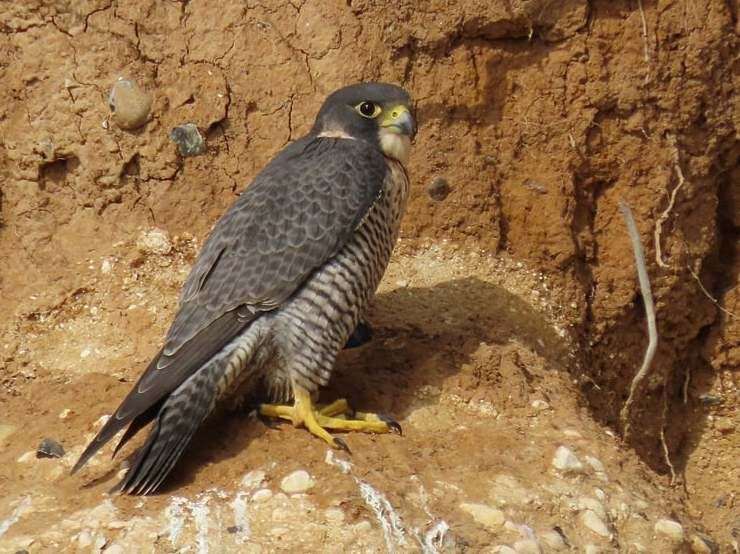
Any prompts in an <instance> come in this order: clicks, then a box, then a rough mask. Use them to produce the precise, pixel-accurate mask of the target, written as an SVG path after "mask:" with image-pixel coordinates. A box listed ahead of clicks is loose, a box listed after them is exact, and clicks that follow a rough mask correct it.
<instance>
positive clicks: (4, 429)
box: [0, 423, 15, 442]
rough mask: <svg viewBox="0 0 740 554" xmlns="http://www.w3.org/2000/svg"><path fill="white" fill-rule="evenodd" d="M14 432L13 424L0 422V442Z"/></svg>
mask: <svg viewBox="0 0 740 554" xmlns="http://www.w3.org/2000/svg"><path fill="white" fill-rule="evenodd" d="M14 432H15V427H14V426H13V425H8V424H6V423H0V442H3V441H4V440H5V439H7V438H8V437H9V436H10V435H12V434H13V433H14Z"/></svg>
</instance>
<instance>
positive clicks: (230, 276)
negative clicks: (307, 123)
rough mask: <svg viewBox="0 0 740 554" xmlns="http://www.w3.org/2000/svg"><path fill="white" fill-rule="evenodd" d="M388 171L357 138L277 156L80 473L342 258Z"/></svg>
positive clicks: (228, 217)
mask: <svg viewBox="0 0 740 554" xmlns="http://www.w3.org/2000/svg"><path fill="white" fill-rule="evenodd" d="M386 172H387V166H386V163H385V159H384V157H383V155H382V153H381V152H380V151H379V150H378V149H376V148H372V147H371V146H370V145H368V144H367V143H364V142H362V141H358V140H347V139H336V138H318V137H315V136H310V135H309V136H307V137H305V138H303V139H301V140H299V141H296V142H295V143H292V144H291V145H289V146H288V147H286V148H285V149H284V150H283V151H282V152H281V153H280V154H278V156H276V158H275V159H274V160H273V161H272V162H271V163H270V164H268V166H267V167H265V169H264V170H263V171H262V172H261V173H260V174H259V175H258V176H257V177H256V178H255V180H254V181H253V183H252V184H251V185H250V186H249V187H248V188H247V189H246V190H245V192H244V193H243V194H242V195H241V196H240V198H239V199H238V200H237V201H236V202H235V203H234V205H233V206H232V207H231V208H230V209H229V210H228V211H227V212H226V213H225V214H224V215H223V216H222V217H221V219H220V220H219V221H218V223H217V224H216V226H215V227H214V229H213V231H212V232H211V234H210V236H209V237H208V239H207V240H206V242H205V244H204V245H203V248H202V250H201V252H200V254H199V256H198V258H197V260H196V262H195V264H194V265H193V268H192V270H191V272H190V275H189V276H188V278H187V280H186V282H185V284H184V286H183V290H182V293H181V296H180V305H179V310H178V312H177V314H176V316H175V319H174V321H173V323H172V326H171V327H170V329H169V331H168V332H167V336H166V339H165V344H164V346H163V348H162V350H160V352H159V353H158V354H157V356H155V357H154V359H153V360H152V362H151V363H150V364H149V366H148V367H147V369H146V371H145V372H144V374H143V375H142V376H141V377H140V378H139V380H138V381H137V383H136V385H135V386H134V388H133V389H132V390H131V391H130V392H129V394H128V396H126V398H125V399H124V400H123V402H122V403H121V405H120V406H119V408H118V409H117V410H116V412H115V413H114V414H113V416H112V417H111V418H110V419H109V420H108V422H107V423H106V424H105V425H104V426H103V428H102V429H101V430H100V432H99V433H98V435H97V436H96V437H95V438H94V439H93V441H92V442H91V443H90V445H88V447H87V449H86V450H85V452H83V454H82V456H81V457H80V460H79V461H78V462H77V464H76V465H75V468H74V469H73V471H76V470H77V469H79V468H80V467H82V465H84V464H85V462H86V461H87V460H88V459H89V458H90V457H91V456H92V455H93V454H94V453H95V452H96V451H97V450H98V449H99V448H100V447H101V446H103V444H105V443H106V442H107V441H108V440H110V439H111V438H112V437H113V436H114V435H115V434H116V433H117V432H118V431H120V430H121V429H123V428H124V427H126V426H127V425H128V424H130V423H131V422H132V421H133V420H134V419H135V418H137V416H140V415H141V414H144V413H145V412H146V413H148V412H147V410H148V409H150V408H151V407H152V406H154V405H156V404H157V403H159V402H160V401H161V400H162V399H163V398H164V397H165V396H167V395H168V394H170V393H171V392H172V391H174V390H175V389H176V388H177V387H178V386H180V385H181V384H182V383H183V382H184V381H185V380H186V379H187V378H188V377H190V376H191V375H192V374H193V373H194V372H196V371H197V370H198V369H199V368H200V367H201V366H202V365H203V364H204V363H206V362H207V361H208V360H209V359H210V358H211V357H213V356H214V355H215V354H217V353H218V352H219V351H220V350H221V349H222V348H223V347H224V346H225V345H226V344H228V343H229V342H230V341H231V340H232V339H233V338H234V337H235V336H237V335H238V334H239V333H241V332H242V330H243V329H244V328H245V327H246V326H248V325H249V324H250V323H251V322H253V321H254V320H255V319H256V318H258V317H259V316H260V314H261V313H263V312H265V311H269V310H273V309H275V308H277V307H279V306H280V305H281V304H282V303H283V302H285V300H286V299H288V298H289V297H290V296H291V295H292V294H293V293H294V292H295V291H296V290H298V289H299V288H300V287H301V285H302V284H303V283H304V282H305V280H306V279H307V278H308V276H309V275H310V274H311V273H312V272H314V271H315V270H316V269H317V268H319V267H321V266H322V265H323V264H324V263H325V262H326V261H327V260H328V259H330V258H331V257H332V256H334V255H335V254H336V252H337V251H339V249H340V248H341V247H342V246H343V245H344V244H345V243H346V242H347V240H348V239H349V237H350V236H351V235H352V233H353V232H354V231H355V229H356V228H357V226H358V225H360V223H361V222H362V221H363V219H364V217H365V216H366V214H367V213H368V211H369V210H370V209H371V207H372V205H373V204H374V202H375V201H376V199H377V198H378V197H379V196H380V193H381V191H382V186H383V181H384V179H385V176H386ZM148 419H149V418H147V417H142V418H140V419H139V420H138V423H137V425H138V426H141V425H143V424H145V423H146V422H147V421H148ZM130 435H131V434H129V435H128V436H126V437H125V438H124V439H125V440H128V438H130Z"/></svg>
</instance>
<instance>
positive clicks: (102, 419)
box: [93, 414, 110, 429]
mask: <svg viewBox="0 0 740 554" xmlns="http://www.w3.org/2000/svg"><path fill="white" fill-rule="evenodd" d="M109 419H110V415H108V414H105V415H101V416H100V417H99V418H98V419H97V421H96V422H95V423H94V424H93V426H94V427H95V428H96V429H100V428H101V427H102V426H103V425H105V424H106V423H108V420H109Z"/></svg>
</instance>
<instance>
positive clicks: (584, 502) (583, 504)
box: [576, 496, 606, 519]
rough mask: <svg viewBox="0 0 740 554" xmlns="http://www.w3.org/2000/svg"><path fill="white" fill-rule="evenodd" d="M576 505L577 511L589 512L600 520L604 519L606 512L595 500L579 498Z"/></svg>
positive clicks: (585, 497) (587, 497)
mask: <svg viewBox="0 0 740 554" xmlns="http://www.w3.org/2000/svg"><path fill="white" fill-rule="evenodd" d="M576 505H577V507H578V509H579V510H591V511H592V512H594V513H595V514H596V515H597V516H599V517H600V518H601V519H606V510H605V509H604V505H603V504H602V503H601V502H599V501H598V500H596V499H595V498H591V497H589V496H581V497H579V498H578V500H577V501H576Z"/></svg>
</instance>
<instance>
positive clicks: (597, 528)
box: [580, 510, 611, 538]
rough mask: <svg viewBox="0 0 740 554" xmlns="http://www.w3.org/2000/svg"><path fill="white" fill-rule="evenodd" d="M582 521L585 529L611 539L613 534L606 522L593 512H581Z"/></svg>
mask: <svg viewBox="0 0 740 554" xmlns="http://www.w3.org/2000/svg"><path fill="white" fill-rule="evenodd" d="M580 520H581V523H582V524H583V526H584V527H586V528H587V529H589V530H590V531H593V532H594V533H596V534H597V535H599V536H601V537H605V538H609V537H610V536H611V532H610V531H609V528H608V527H607V526H606V523H604V520H602V519H601V518H600V517H599V516H598V515H597V514H596V513H595V512H594V511H593V510H584V511H583V512H581V515H580Z"/></svg>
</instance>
